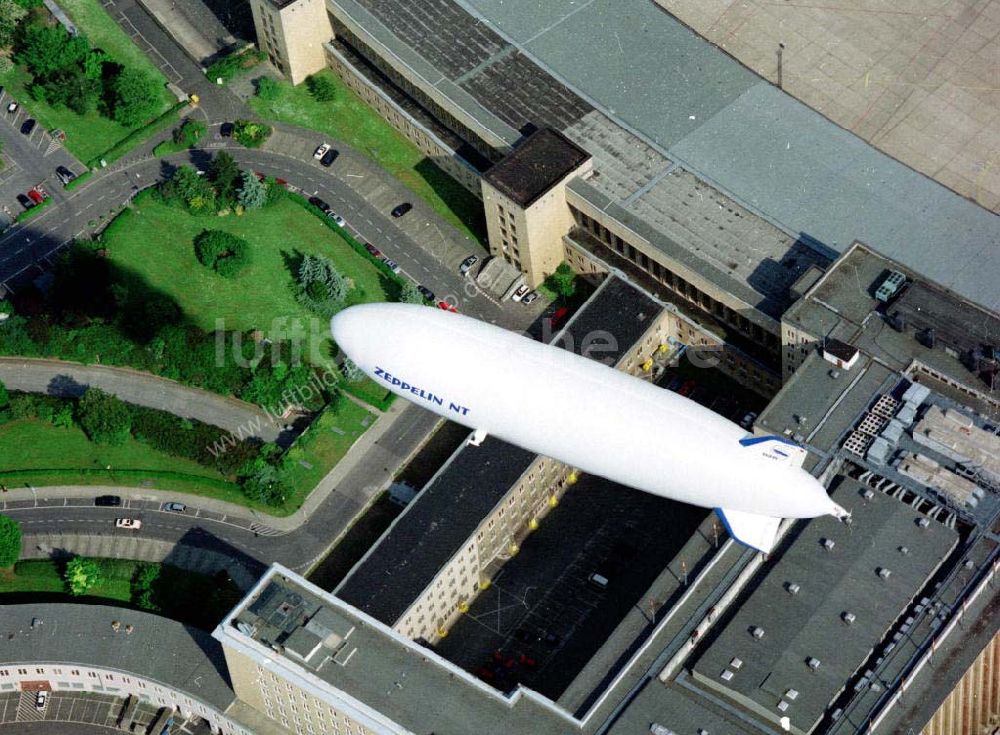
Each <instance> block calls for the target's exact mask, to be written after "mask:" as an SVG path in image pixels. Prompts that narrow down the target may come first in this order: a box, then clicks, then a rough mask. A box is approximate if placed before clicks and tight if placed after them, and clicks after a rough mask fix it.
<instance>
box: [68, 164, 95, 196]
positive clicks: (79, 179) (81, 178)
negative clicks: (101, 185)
mask: <svg viewBox="0 0 1000 735" xmlns="http://www.w3.org/2000/svg"><path fill="white" fill-rule="evenodd" d="M93 175H94V172H93V171H91V170H90V169H89V168H88V169H87V170H86V171H84V172H83V173H82V174H80V175H79V176H77V177H76V178H75V179H73V180H72V181H71V182H69V183H68V184H66V191H72V190H73V189H75V188H76V187H78V186H80V184H82V183H83V182H84V181H86V180H87V179H89V178H90V177H91V176H93Z"/></svg>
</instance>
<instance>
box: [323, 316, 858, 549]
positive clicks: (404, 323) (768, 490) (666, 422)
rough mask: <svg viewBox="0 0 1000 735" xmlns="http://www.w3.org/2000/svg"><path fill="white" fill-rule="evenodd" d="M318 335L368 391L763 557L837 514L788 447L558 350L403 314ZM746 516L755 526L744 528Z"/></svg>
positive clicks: (491, 329) (347, 319) (472, 325)
mask: <svg viewBox="0 0 1000 735" xmlns="http://www.w3.org/2000/svg"><path fill="white" fill-rule="evenodd" d="M331 327H332V332H333V337H334V340H335V341H336V342H337V344H338V346H339V347H340V348H341V349H342V350H343V351H344V352H346V354H347V355H348V356H349V357H350V358H351V359H352V360H353V361H354V363H355V364H356V365H358V367H360V368H361V369H362V370H363V371H364V372H365V373H367V374H368V375H369V376H370V377H372V378H373V379H374V380H375V381H377V382H378V383H380V384H381V385H384V386H385V387H386V388H388V389H389V390H391V391H393V392H394V393H397V394H398V395H401V396H403V397H405V398H407V399H409V400H410V401H412V402H414V403H416V404H417V405H420V406H423V407H424V408H426V409H428V410H429V411H433V412H434V413H436V414H438V415H440V416H443V417H445V418H447V419H449V420H452V421H455V422H457V423H460V424H463V425H465V426H467V427H469V428H471V429H473V430H475V431H476V437H478V438H480V439H481V438H482V437H483V436H485V435H487V434H492V435H493V436H496V437H498V438H500V439H503V440H504V441H507V442H510V443H511V444H516V445H518V446H521V447H524V448H526V449H529V450H530V451H534V452H537V453H539V454H543V455H546V456H548V457H552V458H553V459H557V460H559V461H561V462H564V463H566V464H568V465H571V466H574V467H577V468H579V469H581V470H583V471H584V472H589V473H591V474H596V475H600V476H602V477H606V478H608V479H611V480H614V481H616V482H619V483H621V484H623V485H627V486H629V487H633V488H636V489H639V490H644V491H646V492H649V493H653V494H655V495H661V496H663V497H666V498H672V499H674V500H679V501H681V502H685V503H691V504H694V505H700V506H705V507H709V508H722V509H726V510H729V511H733V513H732V515H731V516H728V517H724V520H726V521H728V522H729V523H732V524H733V525H736V524H739V525H740V526H741V527H742V528H744V530H745V532H744V533H743V534H742V535H743V536H752V537H754V538H753V539H747V538H743V539H741V540H744V541H745V542H747V543H749V544H750V545H753V546H755V547H756V548H762V547H767V549H765V550H768V549H769V548H770V547H769V545H768V543H767V538H768V536H769V535H771V536H773V532H774V530H776V528H777V521H778V520H780V518H782V517H792V518H811V517H815V516H819V515H825V514H828V513H833V514H835V515H842V514H843V511H842V509H840V507H839V506H837V505H836V504H835V503H833V501H831V500H830V499H829V497H828V496H827V495H826V492H825V491H824V490H823V487H822V486H821V485H820V484H819V483H818V482H817V481H816V480H815V478H813V477H812V476H811V475H809V474H808V473H807V472H805V471H804V470H802V469H801V467H799V464H800V463H801V459H799V461H798V462H795V461H794V460H795V459H796V457H799V458H800V457H801V456H802V455H804V451H803V450H801V449H800V448H798V447H795V446H793V445H792V446H789V444H790V443H788V444H786V443H785V440H783V439H780V438H776V437H773V438H770V439H766V440H760V439H756V440H755V439H750V438H748V435H747V433H746V432H745V431H743V430H742V429H741V428H740V427H738V426H737V425H736V424H734V423H732V422H730V421H728V420H726V419H724V418H723V417H721V416H719V415H718V414H715V413H713V412H712V411H709V410H708V409H706V408H704V407H702V406H700V405H699V404H697V403H695V402H694V401H691V400H688V399H687V398H684V397H682V396H680V395H677V394H675V393H672V392H670V391H667V390H664V389H662V388H659V387H656V386H654V385H651V384H650V383H648V382H646V381H643V380H639V379H637V378H634V377H632V376H630V375H627V374H626V373H624V372H621V371H619V370H615V369H613V368H609V367H607V366H605V365H602V364H600V363H598V362H596V361H594V360H591V359H587V358H584V357H581V356H579V355H575V354H573V353H571V352H569V351H567V350H563V349H560V348H557V347H553V346H549V345H545V344H542V343H540V342H535V341H533V340H531V339H528V338H526V337H523V336H520V335H517V334H515V333H513V332H509V331H507V330H504V329H501V328H499V327H495V326H492V325H490V324H486V323H484V322H480V321H478V320H475V319H472V318H469V317H466V316H462V315H459V314H453V313H449V312H445V311H441V310H437V309H430V308H426V307H420V306H414V305H407V304H366V305H362V306H355V307H351V308H349V309H346V310H345V311H343V312H341V313H340V314H338V315H337V316H335V317H334V318H333V320H332V324H331ZM577 336H578V337H582V335H577ZM747 514H749V517H747ZM756 517H764V518H765V519H766V521H767V522H764V519H761V524H754V523H753V519H754V518H756ZM734 519H735V520H734ZM756 525H761V526H762V527H761V528H757V527H756ZM772 527H773V528H772ZM731 530H734V529H731ZM734 535H737V536H739V535H740V534H739V532H738V530H737V531H735V533H734Z"/></svg>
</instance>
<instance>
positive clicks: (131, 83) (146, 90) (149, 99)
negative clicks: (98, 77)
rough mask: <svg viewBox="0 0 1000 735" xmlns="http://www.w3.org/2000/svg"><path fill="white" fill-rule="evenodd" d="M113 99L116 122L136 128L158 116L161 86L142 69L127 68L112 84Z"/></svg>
mask: <svg viewBox="0 0 1000 735" xmlns="http://www.w3.org/2000/svg"><path fill="white" fill-rule="evenodd" d="M111 99H112V102H111V108H112V111H113V113H112V114H113V116H114V119H115V121H116V122H119V123H121V124H122V125H125V126H126V127H130V128H131V127H135V126H136V125H139V124H140V123H143V122H145V121H146V120H148V119H149V118H151V117H152V116H153V115H155V114H156V110H157V108H158V107H159V106H160V85H159V84H157V82H156V80H155V79H153V77H151V76H150V75H149V74H147V73H146V72H144V71H142V70H141V69H129V68H125V69H123V70H122V72H121V73H120V74H119V75H118V77H117V78H116V79H115V80H114V81H113V82H112V83H111Z"/></svg>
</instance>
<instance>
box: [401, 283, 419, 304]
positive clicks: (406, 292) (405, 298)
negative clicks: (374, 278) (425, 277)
mask: <svg viewBox="0 0 1000 735" xmlns="http://www.w3.org/2000/svg"><path fill="white" fill-rule="evenodd" d="M399 300H400V301H402V302H403V303H404V304H422V303H424V295H423V294H422V293H420V292H419V291H418V290H417V286H416V284H415V283H413V282H412V281H407V282H406V283H404V284H403V285H402V286H401V287H400V289H399Z"/></svg>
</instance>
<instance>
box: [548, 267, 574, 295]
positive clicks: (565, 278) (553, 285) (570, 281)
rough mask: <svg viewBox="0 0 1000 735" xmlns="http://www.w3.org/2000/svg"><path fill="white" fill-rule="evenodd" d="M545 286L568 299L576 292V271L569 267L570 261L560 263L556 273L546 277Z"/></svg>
mask: <svg viewBox="0 0 1000 735" xmlns="http://www.w3.org/2000/svg"><path fill="white" fill-rule="evenodd" d="M545 286H546V287H547V288H549V289H550V290H552V291H554V292H555V293H556V294H558V295H559V296H562V297H563V298H567V299H568V298H569V297H570V296H572V295H573V294H574V293H576V273H574V272H573V269H572V268H570V267H569V263H560V264H559V267H558V268H556V270H555V273H552V274H551V275H549V277H548V278H546V279H545Z"/></svg>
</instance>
